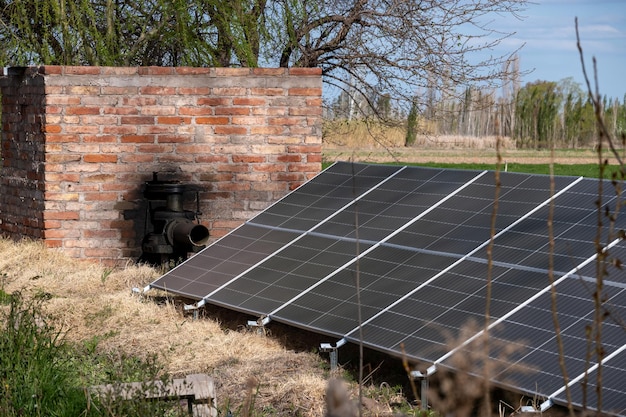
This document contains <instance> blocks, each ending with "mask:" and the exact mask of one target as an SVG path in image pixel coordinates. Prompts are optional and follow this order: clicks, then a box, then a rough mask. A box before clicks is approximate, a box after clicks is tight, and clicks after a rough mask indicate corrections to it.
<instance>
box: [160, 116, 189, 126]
mask: <svg viewBox="0 0 626 417" xmlns="http://www.w3.org/2000/svg"><path fill="white" fill-rule="evenodd" d="M157 123H159V124H164V125H182V124H189V123H191V117H180V116H160V117H157Z"/></svg>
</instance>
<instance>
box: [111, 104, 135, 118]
mask: <svg viewBox="0 0 626 417" xmlns="http://www.w3.org/2000/svg"><path fill="white" fill-rule="evenodd" d="M102 113H103V114H116V115H120V116H127V115H133V114H139V109H137V108H135V107H111V106H104V107H102Z"/></svg>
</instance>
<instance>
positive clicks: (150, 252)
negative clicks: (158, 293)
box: [140, 172, 209, 265]
mask: <svg viewBox="0 0 626 417" xmlns="http://www.w3.org/2000/svg"><path fill="white" fill-rule="evenodd" d="M189 192H195V198H196V210H195V211H191V210H185V209H184V208H183V202H184V196H185V194H186V193H189ZM143 195H144V197H145V198H146V200H148V208H147V213H146V227H145V228H146V231H147V230H148V227H150V229H151V231H150V232H148V233H146V235H145V236H144V238H143V242H142V244H141V248H142V251H143V254H142V255H141V258H140V261H142V262H147V263H150V264H153V265H159V264H166V263H169V262H171V261H173V262H179V261H182V260H185V259H187V257H188V255H189V253H191V252H198V251H199V250H201V249H202V248H204V246H205V245H206V244H207V242H208V241H209V229H207V228H206V227H205V226H203V225H202V224H200V222H199V216H200V215H201V214H202V213H200V210H199V209H200V200H199V196H198V190H197V189H195V188H194V187H193V186H191V185H189V184H181V183H180V182H179V181H161V180H159V179H158V173H157V172H153V173H152V181H148V182H146V183H145V189H144V192H143ZM148 220H149V221H150V224H149V225H148Z"/></svg>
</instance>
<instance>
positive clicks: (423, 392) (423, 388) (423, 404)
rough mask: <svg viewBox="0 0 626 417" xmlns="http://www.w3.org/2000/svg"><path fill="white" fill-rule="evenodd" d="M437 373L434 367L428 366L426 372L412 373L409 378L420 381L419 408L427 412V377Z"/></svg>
mask: <svg viewBox="0 0 626 417" xmlns="http://www.w3.org/2000/svg"><path fill="white" fill-rule="evenodd" d="M435 372H437V368H436V367H435V365H433V366H430V367H429V368H428V369H427V370H426V372H421V371H412V372H411V377H412V378H413V379H419V380H420V408H421V409H422V410H428V377H429V376H431V375H432V374H434V373H435Z"/></svg>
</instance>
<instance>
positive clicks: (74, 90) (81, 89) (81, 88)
mask: <svg viewBox="0 0 626 417" xmlns="http://www.w3.org/2000/svg"><path fill="white" fill-rule="evenodd" d="M65 92H66V93H67V94H69V95H77V96H86V95H92V96H93V95H98V94H100V87H97V86H94V85H70V86H67V87H65Z"/></svg>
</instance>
